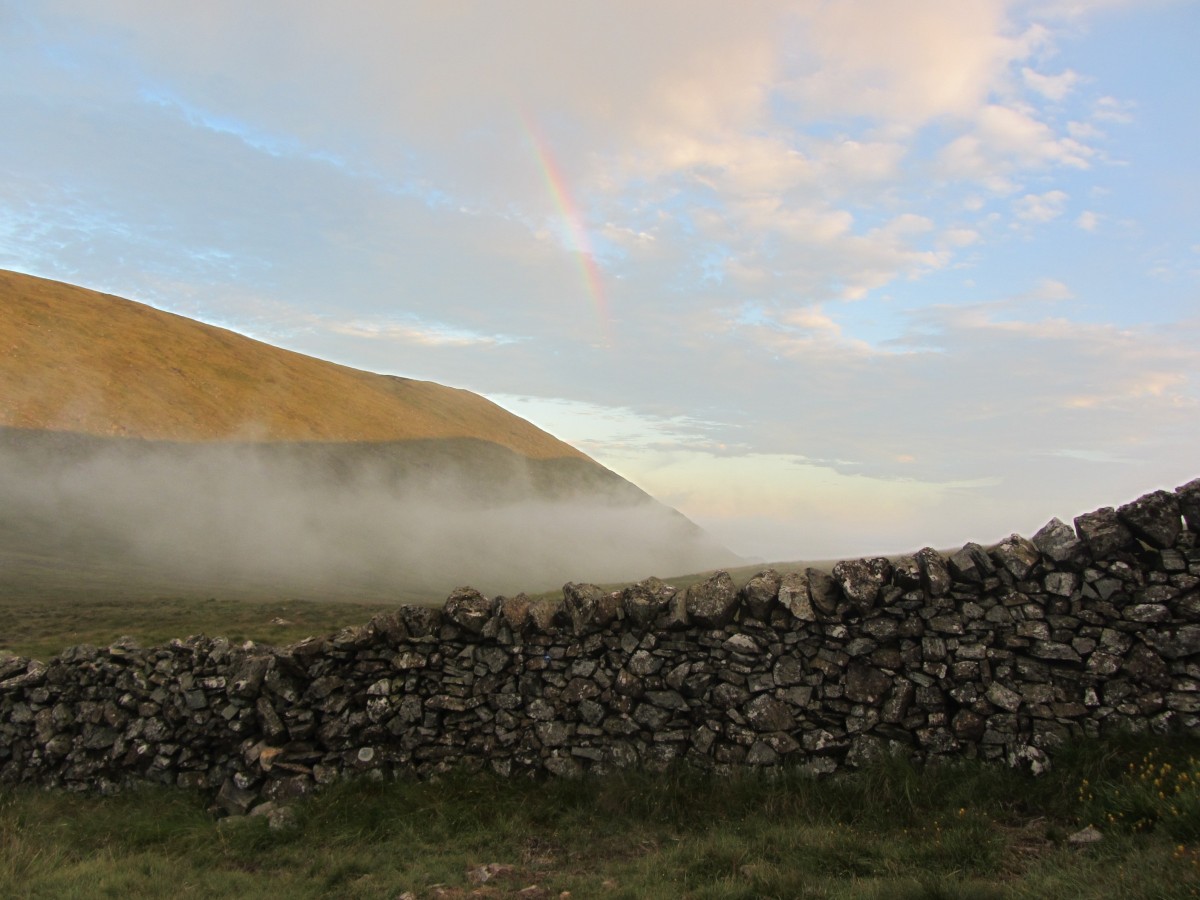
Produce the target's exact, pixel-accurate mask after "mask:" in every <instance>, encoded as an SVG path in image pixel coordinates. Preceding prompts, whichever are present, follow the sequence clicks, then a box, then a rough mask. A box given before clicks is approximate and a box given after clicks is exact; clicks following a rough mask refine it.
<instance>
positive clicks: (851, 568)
mask: <svg viewBox="0 0 1200 900" xmlns="http://www.w3.org/2000/svg"><path fill="white" fill-rule="evenodd" d="M891 574H892V564H891V563H890V562H888V561H887V560H886V559H884V558H883V557H877V558H875V559H870V560H867V559H849V560H843V561H842V562H839V563H838V564H837V565H835V566H834V567H833V577H834V580H836V581H837V582H838V584H839V585H840V586H841V588H842V592H843V593H844V594H845V595H846V599H847V600H849V601H850V603H851V605H852V606H854V607H856V608H857V609H859V610H867V609H870V608H871V607H873V606H874V605H875V601H876V600H877V599H879V593H880V591H881V590H882V588H883V586H884V584H886V583H887V581H888V579H889V578H890V577H891Z"/></svg>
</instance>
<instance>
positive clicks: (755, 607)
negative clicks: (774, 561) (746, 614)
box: [742, 569, 783, 622]
mask: <svg viewBox="0 0 1200 900" xmlns="http://www.w3.org/2000/svg"><path fill="white" fill-rule="evenodd" d="M782 581H783V579H782V578H781V577H780V575H779V573H778V572H776V571H775V570H774V569H764V570H763V571H761V572H759V573H758V574H757V575H753V576H751V578H750V580H749V581H747V582H746V586H745V587H744V588H742V598H743V602H744V603H745V604H746V608H747V609H748V610H749V611H750V615H752V616H753V617H754V618H756V619H759V620H760V621H764V622H765V621H766V620H767V617H768V616H770V614H771V609H772V607H774V606H775V603H776V601H777V600H778V598H779V586H780V584H781V583H782Z"/></svg>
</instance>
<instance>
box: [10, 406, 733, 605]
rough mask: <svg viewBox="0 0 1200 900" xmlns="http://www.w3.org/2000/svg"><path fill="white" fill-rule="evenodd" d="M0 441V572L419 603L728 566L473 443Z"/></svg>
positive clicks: (584, 474) (708, 543)
mask: <svg viewBox="0 0 1200 900" xmlns="http://www.w3.org/2000/svg"><path fill="white" fill-rule="evenodd" d="M5 437H6V440H5V441H4V442H3V443H0V539H2V541H3V545H0V552H3V553H4V554H5V558H6V562H5V565H6V566H7V567H9V568H12V567H13V566H17V567H18V568H19V567H20V565H21V564H24V565H25V566H26V568H30V567H33V568H36V569H38V570H39V571H46V570H47V569H53V568H54V567H55V566H56V565H57V566H60V567H66V568H69V569H71V570H72V571H76V572H78V573H79V574H80V577H89V576H88V573H89V572H97V571H98V572H102V573H103V577H104V578H105V579H106V580H107V581H108V582H109V583H110V584H111V582H112V580H113V579H118V580H119V579H120V578H121V577H122V573H127V576H128V577H129V578H130V579H131V580H140V581H143V582H144V581H151V580H152V581H154V582H156V583H160V584H167V585H172V584H177V585H178V586H179V588H180V589H181V590H182V589H183V588H184V587H187V588H190V589H192V590H204V591H207V592H210V593H212V594H213V595H214V596H220V595H221V593H222V591H232V590H237V591H239V592H243V593H244V592H245V591H251V592H254V591H261V592H264V593H267V594H271V595H280V594H291V595H295V596H313V597H320V598H325V599H336V598H338V597H347V598H349V597H355V598H361V597H364V596H372V597H378V598H381V599H382V598H388V597H395V598H397V599H409V600H411V599H426V600H430V601H432V600H434V599H436V598H439V597H444V596H445V594H446V593H447V592H449V591H450V590H452V589H453V588H455V587H457V586H461V585H471V586H473V587H476V588H478V589H479V590H481V591H483V592H485V593H489V594H497V593H506V594H511V593H515V592H518V591H522V590H523V591H530V592H533V591H542V590H548V589H552V588H554V587H558V586H560V585H561V584H563V583H564V582H565V581H593V582H611V581H625V580H636V579H640V578H644V577H646V576H648V575H651V574H657V575H671V574H681V573H685V572H692V571H697V570H701V569H705V568H711V567H714V566H717V565H728V564H730V563H731V562H736V561H737V560H736V557H734V556H733V555H732V554H731V553H729V552H728V551H726V550H724V548H721V547H719V546H718V545H717V544H716V543H715V542H714V541H713V540H712V539H711V538H709V537H708V536H707V535H705V534H704V532H702V531H700V530H699V529H698V528H697V527H696V526H695V525H693V524H692V523H691V522H689V521H688V520H687V519H685V518H684V517H683V516H681V515H679V514H678V513H676V512H675V511H673V510H671V509H669V508H667V507H665V506H663V505H661V504H659V503H657V502H656V501H654V500H653V499H651V498H650V497H648V496H647V495H645V494H643V493H642V492H640V491H638V490H637V489H636V488H634V487H633V486H632V485H629V484H628V482H625V481H623V480H622V479H620V478H619V477H618V476H616V475H614V474H612V473H610V472H607V470H604V469H602V468H600V467H598V466H595V465H594V464H592V463H590V462H588V461H585V460H550V461H537V460H532V461H531V460H526V459H525V458H523V457H519V456H517V455H516V454H512V453H511V452H509V451H506V450H503V449H502V448H496V447H495V445H490V444H484V443H483V442H470V441H459V442H450V443H449V444H448V445H447V446H446V447H441V448H439V447H437V446H432V444H436V443H440V442H430V445H424V446H423V445H422V442H407V443H409V444H411V445H412V446H406V444H384V445H372V444H344V445H339V444H215V445H213V444H210V445H204V444H193V445H189V444H166V443H158V442H145V441H129V440H107V439H92V438H77V437H72V438H70V439H63V438H62V437H61V436H60V437H55V438H50V437H48V436H47V433H44V432H33V433H29V432H24V433H22V432H17V431H15V430H7V431H6V434H5ZM597 473H599V474H597Z"/></svg>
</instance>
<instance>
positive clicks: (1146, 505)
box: [0, 479, 1200, 813]
mask: <svg viewBox="0 0 1200 900" xmlns="http://www.w3.org/2000/svg"><path fill="white" fill-rule="evenodd" d="M1197 532H1200V479H1197V480H1195V481H1192V482H1190V483H1189V484H1187V485H1184V486H1183V487H1181V488H1178V489H1177V490H1176V491H1175V492H1167V491H1157V492H1155V493H1152V494H1148V495H1146V496H1144V497H1142V498H1140V499H1138V500H1136V501H1134V502H1132V503H1130V504H1127V505H1125V506H1122V507H1120V508H1119V509H1111V508H1105V509H1100V510H1096V511H1095V512H1092V513H1088V514H1085V515H1081V516H1079V517H1078V518H1077V519H1076V520H1075V527H1074V528H1072V527H1070V526H1068V525H1066V524H1064V523H1062V522H1060V521H1059V520H1057V519H1055V520H1052V521H1051V522H1050V523H1049V524H1047V525H1046V526H1045V527H1044V528H1043V529H1042V530H1041V531H1039V532H1038V533H1037V534H1036V535H1034V536H1033V538H1032V540H1027V539H1025V538H1023V537H1020V536H1018V535H1013V536H1011V537H1009V538H1008V539H1006V540H1004V541H1002V542H1000V543H999V544H997V545H996V546H994V547H991V548H989V549H985V548H984V547H981V546H979V545H977V544H967V545H966V546H964V547H963V548H962V549H961V550H959V551H957V552H955V553H952V554H950V555H949V556H944V555H942V554H940V553H938V552H936V551H934V550H932V549H928V548H926V549H924V550H921V551H920V552H919V553H916V554H914V555H912V556H905V557H901V558H899V559H897V560H895V561H893V562H889V561H888V560H886V559H865V560H848V561H845V562H841V563H839V564H838V565H837V566H836V567H835V568H834V569H833V572H832V574H825V573H823V572H820V571H816V570H813V569H809V570H807V571H806V572H789V573H787V574H783V575H780V574H779V573H777V572H774V571H771V570H767V571H764V572H762V573H761V574H759V575H757V576H755V577H754V578H752V579H751V580H750V582H749V583H748V584H746V585H745V586H744V587H743V588H741V589H738V588H737V587H735V585H734V583H733V581H732V580H731V579H730V577H729V575H728V574H726V573H723V572H721V573H717V574H716V575H714V576H713V577H711V578H709V579H708V580H707V581H705V582H703V583H700V584H697V585H694V586H692V587H689V588H687V589H686V590H675V589H674V588H673V587H671V586H670V585H667V584H664V583H663V582H661V581H659V580H657V579H653V578H652V579H648V580H646V581H644V582H641V583H640V584H637V585H634V586H632V587H630V588H627V589H626V590H625V591H623V592H621V593H619V594H612V593H608V592H605V591H602V590H600V589H599V588H597V587H595V586H592V585H585V584H568V585H566V586H565V587H564V589H563V596H562V598H561V599H556V600H553V601H550V600H530V599H527V598H526V597H524V596H517V597H513V598H495V599H489V598H487V597H484V596H482V595H481V594H479V593H478V592H476V591H474V590H471V589H469V588H463V589H460V590H457V591H455V592H454V593H453V594H452V595H451V596H450V598H449V599H448V600H447V601H446V604H445V606H444V608H443V609H440V610H438V609H431V608H420V607H401V608H400V609H398V610H396V611H395V612H392V613H387V614H381V615H379V616H376V617H375V618H374V619H373V620H371V622H369V623H368V624H366V625H365V626H363V627H358V628H350V629H346V630H344V631H342V632H340V633H338V634H335V635H332V636H329V637H326V638H315V639H309V640H305V641H302V642H300V643H298V644H295V645H292V646H289V647H282V648H274V647H268V646H262V645H255V644H245V645H240V646H233V645H231V644H230V643H229V642H227V641H225V640H222V639H220V638H207V637H192V638H188V639H187V640H177V641H172V642H171V643H170V644H168V645H167V646H162V647H153V648H148V649H141V648H138V647H136V646H133V645H132V643H130V642H118V643H116V644H114V645H112V646H109V647H104V648H96V647H86V646H85V647H76V648H73V649H71V650H68V651H66V652H64V653H63V654H61V655H60V656H58V657H55V658H53V659H51V660H50V661H49V662H47V663H42V662H38V661H31V660H26V659H21V658H15V657H10V658H7V659H0V780H2V781H4V782H7V783H22V784H36V785H45V786H54V787H62V788H68V789H75V790H101V791H112V790H117V789H119V788H120V787H122V786H125V785H129V784H134V783H145V782H162V783H168V784H177V785H181V786H187V787H194V788H202V789H208V790H211V791H213V792H214V793H215V796H216V802H217V805H218V806H219V807H221V808H222V809H224V810H225V811H227V812H231V813H242V812H246V811H249V810H251V809H253V808H256V807H257V808H264V805H267V806H269V805H271V804H279V803H282V802H285V801H286V800H287V799H288V798H291V797H295V796H300V795H303V794H305V793H307V792H308V791H310V790H312V789H313V788H314V787H315V786H317V785H320V784H324V783H328V782H330V781H332V780H334V779H337V778H339V777H343V776H345V775H347V774H352V773H359V774H370V775H373V776H375V777H383V776H386V775H391V774H397V773H416V774H428V773H431V772H436V771H439V770H442V769H445V768H448V767H452V766H461V765H467V766H479V767H490V768H491V769H494V770H495V771H497V772H499V773H501V774H504V775H515V774H519V773H539V772H548V773H552V774H554V775H560V776H573V775H579V774H582V773H584V772H603V771H607V770H612V769H617V768H623V767H628V766H643V767H649V768H652V769H653V768H661V767H664V766H667V765H669V764H671V763H672V762H673V761H675V760H681V759H682V760H687V761H688V762H690V763H692V764H694V765H697V766H701V767H705V768H710V769H715V770H729V769H732V768H734V767H742V766H774V765H779V764H782V763H792V764H796V765H801V766H804V767H807V768H808V769H810V770H811V771H813V772H817V773H826V772H832V771H834V770H836V769H838V768H839V767H841V766H851V767H853V766H856V765H860V764H861V763H862V762H863V761H865V760H868V759H870V758H871V757H873V756H875V755H876V754H879V753H882V752H901V753H905V754H909V755H912V756H914V757H917V758H919V759H926V760H927V759H930V758H932V757H953V756H961V757H972V758H975V757H978V758H983V759H989V760H1003V761H1007V762H1008V763H1010V764H1023V765H1028V766H1029V767H1031V768H1033V769H1035V770H1036V769H1038V768H1039V767H1041V766H1044V765H1046V764H1047V763H1048V760H1049V756H1051V755H1052V754H1053V752H1054V749H1055V748H1056V747H1058V746H1060V745H1061V744H1062V742H1063V741H1065V740H1067V739H1069V738H1072V737H1075V736H1082V735H1096V734H1098V733H1100V732H1102V731H1106V730H1110V729H1118V728H1125V729H1135V730H1145V729H1151V730H1155V731H1162V732H1167V731H1171V730H1178V731H1184V732H1191V733H1196V732H1197V731H1198V730H1200V539H1198V536H1197Z"/></svg>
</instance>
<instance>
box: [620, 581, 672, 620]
mask: <svg viewBox="0 0 1200 900" xmlns="http://www.w3.org/2000/svg"><path fill="white" fill-rule="evenodd" d="M674 595H675V589H674V588H673V587H670V586H669V585H666V584H664V583H663V582H662V581H660V580H659V579H657V578H647V579H645V580H644V581H639V582H638V583H637V584H634V585H630V586H629V587H627V588H625V590H624V591H622V592H621V605H622V607H623V609H624V610H625V616H626V618H628V619H630V620H631V621H632V622H633V623H634V624H635V625H637V626H638V627H641V628H647V627H649V626H650V625H652V624H654V621H655V620H656V619H657V618H658V617H659V615H661V614H662V613H664V612H666V610H667V606H668V605H669V604H670V602H671V598H672V597H673V596H674Z"/></svg>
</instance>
